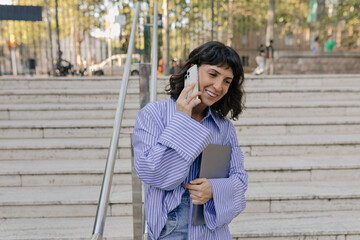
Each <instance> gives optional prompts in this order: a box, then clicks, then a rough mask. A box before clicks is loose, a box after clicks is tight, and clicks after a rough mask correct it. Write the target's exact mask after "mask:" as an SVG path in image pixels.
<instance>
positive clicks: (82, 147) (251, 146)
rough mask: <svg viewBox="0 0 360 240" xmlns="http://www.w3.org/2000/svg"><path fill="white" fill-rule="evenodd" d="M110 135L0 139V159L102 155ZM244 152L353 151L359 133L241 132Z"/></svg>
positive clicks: (125, 149) (124, 148)
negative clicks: (271, 134) (259, 134)
mask: <svg viewBox="0 0 360 240" xmlns="http://www.w3.org/2000/svg"><path fill="white" fill-rule="evenodd" d="M110 140H111V139H110V138H48V139H43V138H41V139H40V138H37V139H30V138H28V139H0V160H16V159H17V160H23V159H29V160H34V159H105V158H106V156H107V152H108V149H109V146H110ZM239 144H240V146H241V147H242V150H243V152H244V155H245V156H284V155H285V156H294V155H302V156H309V155H311V154H314V155H317V156H319V155H332V154H334V155H336V156H339V155H354V154H357V153H358V149H359V147H360V146H359V145H360V135H357V134H352V135H293V136H277V137H276V138H274V137H273V136H242V137H241V138H239ZM119 147H120V148H121V149H120V150H118V151H117V157H118V158H130V151H131V149H130V139H129V135H124V134H122V135H120V139H119Z"/></svg>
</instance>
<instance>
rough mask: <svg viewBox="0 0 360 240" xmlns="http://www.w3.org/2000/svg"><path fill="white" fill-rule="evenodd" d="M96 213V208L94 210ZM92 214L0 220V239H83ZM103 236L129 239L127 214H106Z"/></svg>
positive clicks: (130, 227)
mask: <svg viewBox="0 0 360 240" xmlns="http://www.w3.org/2000/svg"><path fill="white" fill-rule="evenodd" d="M94 214H96V212H95V213H94ZM94 219H95V215H94V216H93V217H68V218H19V219H3V220H0V239H6V240H60V239H61V240H85V239H90V238H91V232H92V229H93V226H94ZM104 229H105V230H104V239H106V240H132V239H133V224H132V217H131V216H124V217H111V216H108V217H106V226H105V228H104Z"/></svg>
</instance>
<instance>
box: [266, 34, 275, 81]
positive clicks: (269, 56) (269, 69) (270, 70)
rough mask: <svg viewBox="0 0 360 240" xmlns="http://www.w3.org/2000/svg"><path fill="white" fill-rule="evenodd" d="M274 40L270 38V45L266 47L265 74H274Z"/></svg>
mask: <svg viewBox="0 0 360 240" xmlns="http://www.w3.org/2000/svg"><path fill="white" fill-rule="evenodd" d="M273 42H274V41H273V40H272V39H271V40H270V45H269V46H268V47H267V48H266V63H265V74H268V75H273V74H274V47H273Z"/></svg>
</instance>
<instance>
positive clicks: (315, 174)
mask: <svg viewBox="0 0 360 240" xmlns="http://www.w3.org/2000/svg"><path fill="white" fill-rule="evenodd" d="M245 169H246V171H247V173H248V175H249V179H248V180H249V182H267V181H272V182H275V181H276V182H289V181H297V182H302V181H328V180H330V181H331V180H339V181H345V180H348V181H355V180H359V181H360V157H359V156H358V155H353V156H316V157H314V156H310V157H305V156H261V157H246V158H245Z"/></svg>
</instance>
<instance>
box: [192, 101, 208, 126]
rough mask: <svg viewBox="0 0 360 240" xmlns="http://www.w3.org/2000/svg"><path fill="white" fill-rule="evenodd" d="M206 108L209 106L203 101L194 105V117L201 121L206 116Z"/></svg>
mask: <svg viewBox="0 0 360 240" xmlns="http://www.w3.org/2000/svg"><path fill="white" fill-rule="evenodd" d="M206 109H207V106H206V105H204V104H202V103H200V104H199V105H197V106H196V107H194V108H193V110H192V117H193V119H195V120H196V121H198V122H200V121H201V120H202V119H203V118H204V117H205V114H206Z"/></svg>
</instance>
